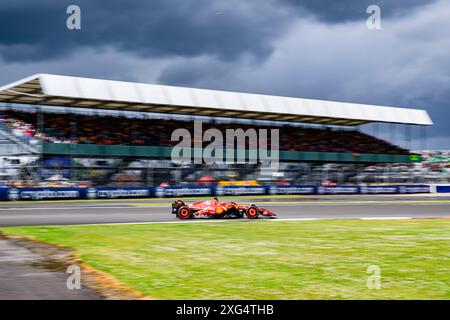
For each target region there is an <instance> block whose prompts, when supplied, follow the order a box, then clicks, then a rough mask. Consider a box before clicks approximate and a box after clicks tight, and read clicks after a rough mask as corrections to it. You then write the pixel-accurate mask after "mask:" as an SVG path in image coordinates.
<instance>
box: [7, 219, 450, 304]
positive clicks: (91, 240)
mask: <svg viewBox="0 0 450 320" xmlns="http://www.w3.org/2000/svg"><path fill="white" fill-rule="evenodd" d="M0 231H2V232H3V233H5V234H7V235H16V236H24V237H32V238H34V239H36V240H39V241H43V242H47V243H52V244H57V245H62V246H65V247H68V248H71V249H73V250H74V252H75V254H76V255H77V256H78V257H79V258H81V260H82V261H84V262H85V263H87V264H88V265H90V266H92V267H93V268H95V269H97V270H100V271H102V272H106V273H108V274H110V275H111V276H113V277H114V278H115V279H117V280H119V281H120V282H121V283H123V284H125V285H126V286H129V287H131V288H133V289H136V290H137V291H139V292H141V293H142V294H143V295H146V296H151V297H153V298H159V299H450V251H449V248H450V220H389V221H360V220H321V221H270V222H269V221H251V222H249V221H236V222H230V223H206V224H205V223H202V224H195V223H189V224H183V223H179V224H148V225H146V224H139V225H116V226H114V225H108V226H98V225H97V226H61V227H60V226H58V227H14V228H3V229H0ZM372 265H376V266H378V267H379V268H380V269H381V289H379V290H376V289H372V290H370V289H368V288H367V279H368V277H369V276H370V275H371V274H370V273H367V268H368V267H369V266H372Z"/></svg>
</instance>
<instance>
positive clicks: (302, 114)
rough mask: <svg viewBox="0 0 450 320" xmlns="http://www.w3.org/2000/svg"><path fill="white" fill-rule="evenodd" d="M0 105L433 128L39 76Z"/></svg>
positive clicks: (410, 113)
mask: <svg viewBox="0 0 450 320" xmlns="http://www.w3.org/2000/svg"><path fill="white" fill-rule="evenodd" d="M0 102H6V103H23V104H42V105H53V106H67V107H69V106H70V107H83V108H96V109H114V110H127V111H145V112H161V113H175V114H192V115H204V116H217V117H234V118H253V119H259V120H278V121H295V122H308V123H319V124H326V125H343V126H355V125H361V124H365V123H369V122H384V123H399V124H414V125H432V124H433V122H432V121H431V119H430V117H429V115H428V113H427V112H426V111H425V110H418V109H406V108H394V107H384V106H374V105H365V104H355V103H344V102H334V101H322V100H311V99H300V98H288V97H280V96H270V95H261V94H250V93H238V92H227V91H216V90H205V89H194V88H184V87H173V86H163V85H153V84H143V83H135V82H122V81H111V80H101V79H90V78H78V77H68V76H58V75H50V74H37V75H33V76H30V77H28V78H25V79H22V80H19V81H16V82H13V83H11V84H8V85H5V86H3V87H0Z"/></svg>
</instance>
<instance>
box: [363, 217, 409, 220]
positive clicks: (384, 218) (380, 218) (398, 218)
mask: <svg viewBox="0 0 450 320" xmlns="http://www.w3.org/2000/svg"><path fill="white" fill-rule="evenodd" d="M359 219H360V220H408V219H412V217H363V218H359Z"/></svg>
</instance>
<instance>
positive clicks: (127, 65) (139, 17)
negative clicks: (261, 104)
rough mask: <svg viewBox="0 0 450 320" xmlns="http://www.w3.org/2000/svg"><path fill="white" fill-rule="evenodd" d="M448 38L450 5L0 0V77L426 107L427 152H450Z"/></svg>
mask: <svg viewBox="0 0 450 320" xmlns="http://www.w3.org/2000/svg"><path fill="white" fill-rule="evenodd" d="M71 4H77V5H79V6H80V8H81V30H71V31H70V30H68V29H67V27H66V19H67V17H68V15H67V14H66V9H67V7H68V6H69V5H71ZM370 4H376V5H379V6H380V8H381V27H382V28H381V30H369V29H368V28H367V27H366V19H367V17H368V16H369V15H368V14H367V13H366V9H367V7H368V6H369V5H370ZM449 33H450V1H448V0H437V1H434V0H395V1H394V0H384V1H380V0H378V1H376V0H373V1H371V0H370V1H366V0H340V1H331V0H330V1H325V0H265V1H261V0H226V1H225V0H221V1H219V0H164V1H162V0H159V1H149V0H133V1H120V0H108V1H93V0H78V1H77V0H71V1H66V0H39V1H32V0H27V1H25V0H14V1H12V0H11V1H1V2H0V84H6V83H8V82H11V81H15V80H18V79H20V78H23V77H25V76H28V75H31V74H34V73H55V74H62V75H75V76H88V77H95V78H105V79H115V80H125V81H142V82H148V83H161V84H170V85H183V86H193V87H203V88H211V89H220V90H235V91H245V92H255V93H267V94H277V95H287V96H293V97H303V98H313V99H327V100H336V101H346V102H356V103H368V104H381V105H388V106H399V107H414V108H423V109H426V110H428V111H429V113H430V115H431V117H432V119H433V121H434V122H435V125H434V126H433V127H432V128H430V129H428V130H427V136H428V142H427V147H428V148H433V149H450V143H449V139H450V126H449V125H448V124H449V118H450V36H449Z"/></svg>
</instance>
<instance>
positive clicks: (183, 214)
mask: <svg viewBox="0 0 450 320" xmlns="http://www.w3.org/2000/svg"><path fill="white" fill-rule="evenodd" d="M191 216H192V213H191V209H189V207H186V206H183V207H180V208H179V209H178V212H177V217H178V218H180V219H181V220H187V219H189V218H190V217H191Z"/></svg>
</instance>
